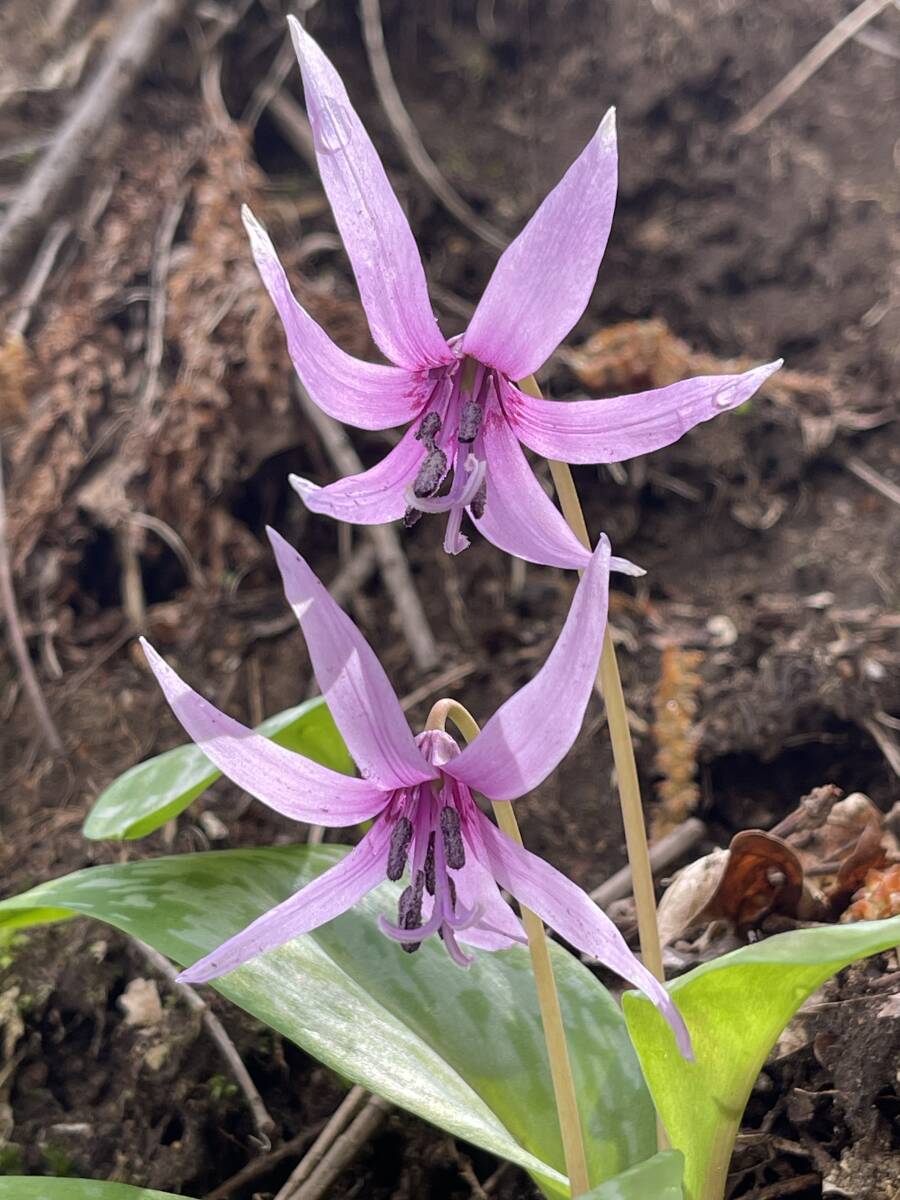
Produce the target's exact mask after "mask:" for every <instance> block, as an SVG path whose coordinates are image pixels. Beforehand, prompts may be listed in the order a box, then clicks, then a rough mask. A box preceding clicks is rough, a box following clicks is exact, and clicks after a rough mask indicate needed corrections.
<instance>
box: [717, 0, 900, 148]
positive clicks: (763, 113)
mask: <svg viewBox="0 0 900 1200" xmlns="http://www.w3.org/2000/svg"><path fill="white" fill-rule="evenodd" d="M891 3H893V0H863V2H862V4H859V5H857V7H856V8H854V10H853V12H851V13H848V14H847V16H846V17H844V19H843V20H842V21H838V23H837V25H835V27H834V28H833V29H830V30H829V31H828V33H826V34H825V36H824V37H823V38H822V39H821V41H818V42H817V43H816V44H815V46H813V48H812V50H810V52H809V53H808V54H805V55H804V56H803V58H801V59H800V61H799V62H798V63H797V65H796V66H795V67H793V68H792V69H791V70H790V71H788V73H787V75H785V77H784V79H782V80H781V82H780V83H778V84H776V85H775V87H773V88H772V90H771V91H770V92H768V93H767V94H766V95H765V96H763V98H762V100H759V101H758V102H757V103H756V104H754V105H753V107H752V108H751V109H750V111H749V112H748V113H745V114H744V116H742V117H741V119H740V120H739V121H738V122H737V123H736V124H735V126H734V132H735V133H736V134H738V135H740V136H741V137H743V136H744V135H745V134H748V133H753V131H754V130H755V129H758V128H759V127H760V125H762V123H763V122H764V121H768V119H769V117H771V116H772V114H773V113H776V112H777V111H778V110H779V108H781V106H782V105H783V104H784V103H785V102H786V101H787V100H790V98H791V96H793V94H794V92H797V91H799V90H800V88H802V87H803V85H804V84H805V83H806V82H807V81H808V80H810V79H812V77H813V75H815V73H816V71H818V69H819V68H820V67H821V66H823V65H824V64H825V63H826V62H828V60H829V58H831V56H832V55H833V54H835V53H837V51H838V50H840V48H841V46H843V45H844V43H845V42H849V41H850V39H851V38H853V37H856V35H857V34H858V33H859V31H860V30H861V29H863V28H864V27H865V26H866V25H868V24H869V22H870V21H872V20H874V18H875V17H877V16H878V14H879V13H880V12H881V11H882V9H885V8H887V6H888V5H889V4H891Z"/></svg>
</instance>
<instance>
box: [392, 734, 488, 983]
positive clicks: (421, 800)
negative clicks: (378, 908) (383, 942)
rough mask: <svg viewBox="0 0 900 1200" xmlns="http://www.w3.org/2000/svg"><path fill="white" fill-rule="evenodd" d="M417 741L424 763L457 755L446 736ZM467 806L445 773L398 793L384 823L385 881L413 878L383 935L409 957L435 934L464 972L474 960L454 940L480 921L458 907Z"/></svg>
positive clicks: (468, 800) (464, 794) (460, 788)
mask: <svg viewBox="0 0 900 1200" xmlns="http://www.w3.org/2000/svg"><path fill="white" fill-rule="evenodd" d="M419 740H420V745H421V749H422V750H423V752H424V753H425V755H426V757H427V758H428V759H429V761H434V762H435V765H437V766H439V765H440V762H441V761H446V759H447V757H448V756H449V755H450V754H453V753H458V752H459V751H458V748H457V746H456V743H455V742H454V741H453V739H452V738H450V737H449V736H448V735H447V734H443V733H435V732H433V731H432V732H429V733H426V734H423V735H421V738H420V739H419ZM467 804H474V801H473V800H472V797H471V794H470V793H469V791H468V788H466V787H465V786H464V785H461V784H459V783H457V782H456V781H455V780H453V779H451V778H450V777H449V776H447V775H444V774H443V773H441V776H440V778H439V779H437V780H434V781H432V782H430V783H424V784H420V785H419V786H417V787H413V788H404V789H402V790H400V791H397V792H395V793H394V795H393V796H392V798H391V801H390V803H389V804H388V807H387V808H386V809H385V812H384V816H383V817H382V818H381V819H382V820H386V821H388V822H389V823H390V825H391V837H390V843H389V847H388V857H387V864H386V874H387V877H388V879H391V880H398V879H400V878H401V877H402V875H403V873H404V871H405V870H406V868H407V866H408V867H409V878H410V882H409V884H408V886H407V887H406V888H405V889H404V890H403V892H402V893H401V895H400V900H399V903H398V905H397V923H396V925H394V924H392V923H391V922H390V921H388V920H386V919H385V918H384V917H382V918H381V919H380V920H379V925H380V926H381V929H382V931H383V932H384V933H386V934H387V935H388V937H391V938H393V939H394V940H395V941H397V942H400V944H401V945H402V946H403V949H404V950H406V951H407V952H408V953H410V954H412V953H413V952H414V951H415V950H418V948H419V946H420V945H421V944H422V942H423V941H425V939H426V938H428V937H431V936H432V934H437V935H438V937H439V938H440V939H441V940H442V941H443V943H444V945H445V946H446V947H447V950H448V952H449V954H450V957H451V958H453V959H454V961H455V962H457V963H459V964H460V965H461V966H468V964H469V963H470V962H471V958H470V957H469V956H468V955H466V954H465V953H464V952H463V951H462V950H461V948H460V946H459V943H458V942H457V940H456V934H457V933H458V932H459V931H460V930H461V929H468V928H469V927H470V926H472V925H474V924H475V923H476V922H477V920H478V918H479V916H480V912H479V910H478V909H477V908H475V907H473V908H466V907H465V906H464V905H462V904H461V903H460V899H459V896H458V894H457V882H456V879H454V874H455V873H456V872H458V871H461V870H462V869H463V867H465V865H466V845H465V837H464V824H465V813H464V811H462V812H461V810H464V809H465V807H466V805H467ZM428 910H430V911H428Z"/></svg>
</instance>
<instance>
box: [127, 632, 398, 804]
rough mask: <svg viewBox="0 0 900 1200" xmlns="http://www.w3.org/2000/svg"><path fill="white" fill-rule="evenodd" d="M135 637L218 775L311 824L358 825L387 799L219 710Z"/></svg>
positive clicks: (364, 782)
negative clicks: (216, 768)
mask: <svg viewBox="0 0 900 1200" xmlns="http://www.w3.org/2000/svg"><path fill="white" fill-rule="evenodd" d="M140 642H141V646H142V647H143V650H144V654H146V656H147V662H148V663H149V664H150V668H151V670H152V671H153V674H154V675H155V676H156V678H157V681H158V683H159V685H160V687H161V688H162V690H163V692H164V693H165V696H166V699H167V700H168V702H169V704H170V706H171V708H172V712H173V713H174V714H175V716H176V717H177V718H178V720H179V721H180V722H181V724H182V725H183V726H184V728H185V730H186V731H187V733H188V735H189V736H190V737H191V738H192V739H193V740H194V741H195V742H196V743H197V745H198V746H199V747H200V749H201V750H202V751H203V753H204V754H205V755H206V756H207V758H209V759H210V760H211V761H212V762H213V763H215V765H216V766H217V767H218V768H219V770H220V771H222V772H223V774H225V775H227V776H228V778H229V779H231V780H233V781H234V782H235V783H236V784H237V785H238V786H239V787H242V788H243V789H244V791H246V792H249V793H250V795H251V796H255V797H256V798H257V800H261V801H262V802H263V804H267V805H268V806H269V808H274V809H275V811H276V812H280V813H283V814H284V815H285V816H286V817H293V818H294V820H295V821H308V822H309V823H310V824H313V825H333V826H340V825H358V824H359V822H360V821H367V820H368V819H369V818H370V817H374V816H375V814H376V813H379V812H380V811H381V810H382V808H384V806H385V804H386V803H387V801H388V800H389V799H390V796H389V794H388V793H386V792H385V790H384V789H383V788H381V787H379V786H377V784H374V783H371V782H369V781H368V780H366V779H354V778H352V777H351V776H349V775H341V774H340V773H339V772H337V771H332V770H331V769H330V768H329V767H323V766H320V765H319V763H314V762H311V761H310V760H309V759H308V758H304V757H303V755H302V754H295V753H294V751H292V750H286V749H285V748H284V747H283V746H278V745H276V744H275V742H272V741H270V740H269V738H267V737H263V736H262V734H259V733H254V732H253V730H252V729H248V728H247V727H246V725H242V724H241V723H240V722H239V721H235V720H234V719H233V718H232V717H229V716H226V714H225V713H223V712H219V710H218V709H217V708H215V707H214V706H213V705H212V704H210V703H209V701H208V700H204V698H203V697H202V696H200V695H198V694H197V692H195V691H193V690H192V689H191V688H189V687H188V685H187V684H186V683H185V682H184V680H182V679H180V678H179V677H178V675H176V674H175V672H174V671H173V670H172V668H171V667H170V666H169V665H168V663H166V662H165V661H164V660H163V659H162V658H161V657H160V656H159V655H158V654H157V652H156V651H155V650H154V649H153V647H152V646H151V645H150V643H149V642H148V641H147V640H146V639H145V638H141V639H140Z"/></svg>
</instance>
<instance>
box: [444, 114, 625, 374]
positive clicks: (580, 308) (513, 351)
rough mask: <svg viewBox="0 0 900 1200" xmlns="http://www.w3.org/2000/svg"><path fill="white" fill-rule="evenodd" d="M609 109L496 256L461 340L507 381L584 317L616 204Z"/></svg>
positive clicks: (532, 365) (539, 359)
mask: <svg viewBox="0 0 900 1200" xmlns="http://www.w3.org/2000/svg"><path fill="white" fill-rule="evenodd" d="M616 184H617V156H616V124H615V113H614V111H613V110H612V109H610V110H609V112H608V113H607V114H606V116H605V117H604V118H603V120H602V121H601V123H600V126H599V128H598V129H597V132H596V133H595V134H594V136H593V137H592V138H591V140H590V141H589V142H588V144H587V146H586V147H585V148H584V150H583V151H582V152H581V154H580V156H579V157H578V158H577V159H576V160H575V162H574V163H573V164H572V166H571V167H569V169H568V171H567V172H566V174H565V175H564V176H563V178H562V180H561V181H560V182H559V183H558V184H557V186H556V187H555V188H554V189H553V191H552V192H551V193H550V194H549V196H547V197H546V199H545V200H544V202H543V203H542V204H541V206H540V208H539V209H538V210H537V212H536V213H535V214H534V216H533V217H532V218H531V220H530V221H529V222H528V224H527V225H526V226H525V228H524V229H523V230H522V232H521V233H520V234H519V236H518V237H517V238H516V239H515V241H514V242H512V243H511V245H510V246H508V247H507V249H506V250H504V252H503V254H502V255H501V256H500V259H499V261H498V263H497V266H496V267H495V269H494V273H493V275H492V276H491V279H490V281H489V283H488V285H487V287H486V288H485V291H484V295H483V296H482V297H481V300H480V302H479V304H478V307H477V309H476V310H475V315H474V316H473V317H472V320H471V322H470V324H469V328H468V329H467V330H466V332H465V335H464V338H463V349H464V351H465V353H466V354H470V355H471V356H472V357H473V358H477V359H478V360H479V361H480V362H483V363H487V364H488V365H489V366H492V367H496V368H497V369H498V370H499V371H502V372H503V373H504V374H505V375H508V376H509V377H510V378H511V379H523V378H524V377H525V376H526V375H531V374H532V372H534V371H536V370H537V369H538V367H539V366H540V365H541V364H542V363H543V362H544V361H545V360H546V359H547V358H549V356H550V354H551V353H552V352H553V351H554V350H555V349H556V347H557V346H558V345H559V343H560V342H561V341H562V340H563V339H564V338H565V337H566V335H567V334H568V333H569V331H570V330H571V329H572V326H573V325H574V324H575V322H576V321H577V320H578V319H579V317H580V316H581V314H582V313H583V312H584V310H585V307H586V305H587V302H588V300H589V299H590V295H591V292H592V291H593V288H594V283H595V282H596V279H597V271H598V269H599V266H600V260H601V259H602V258H603V252H604V250H605V249H606V241H607V238H608V237H609V230H610V226H611V225H612V217H613V209H614V208H615V203H616Z"/></svg>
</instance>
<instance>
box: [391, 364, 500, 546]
mask: <svg viewBox="0 0 900 1200" xmlns="http://www.w3.org/2000/svg"><path fill="white" fill-rule="evenodd" d="M494 375H495V372H494V371H493V370H491V369H489V368H487V367H484V366H482V364H481V363H476V362H474V361H473V360H471V359H467V360H464V361H463V362H461V363H460V362H457V363H453V364H451V365H450V366H449V367H442V368H439V370H438V374H437V378H436V380H435V385H434V388H433V389H432V392H431V396H430V397H429V400H428V403H427V404H426V405H425V412H424V415H423V416H422V418H421V420H420V422H419V428H418V430H417V431H416V437H417V438H418V440H419V441H420V442H421V443H422V444H423V446H424V448H425V457H424V458H423V459H422V463H421V465H420V467H419V470H418V473H417V474H416V477H415V479H414V480H413V481H412V483H411V484H410V485H409V486H408V487H407V489H406V499H407V503H408V508H407V510H406V513H405V514H404V518H403V523H404V525H406V527H407V528H410V527H411V526H413V525H415V523H416V522H417V521H418V520H419V519H420V517H421V516H422V514H423V513H426V512H428V513H442V512H446V513H449V516H448V518H447V532H446V535H445V537H444V549H445V550H446V551H447V553H448V554H459V553H460V551H462V550H465V548H466V547H467V546H468V544H469V539H468V538H467V537H465V536H464V535H463V534H462V533H460V528H461V525H462V518H463V514H464V512H465V511H466V509H467V508H468V510H469V512H470V514H471V515H472V516H473V517H474V518H475V519H476V520H477V519H478V518H479V517H481V516H483V515H484V508H485V504H486V502H487V483H486V480H485V472H486V470H487V463H486V461H485V455H484V447H483V439H482V436H481V431H482V426H483V424H484V418H485V415H486V413H487V412H488V411H489V409H490V407H491V405H492V404H495V403H497V402H498V401H497V395H498V391H497V383H496V380H495V378H494Z"/></svg>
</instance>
